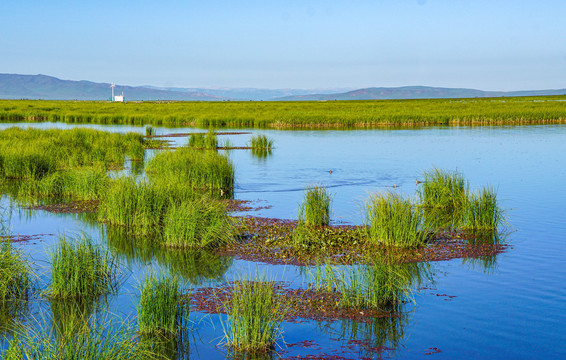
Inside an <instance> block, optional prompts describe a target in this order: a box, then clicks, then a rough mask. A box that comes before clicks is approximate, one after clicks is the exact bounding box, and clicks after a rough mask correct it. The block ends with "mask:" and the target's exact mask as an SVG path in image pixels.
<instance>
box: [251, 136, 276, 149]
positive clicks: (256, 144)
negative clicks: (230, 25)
mask: <svg viewBox="0 0 566 360" xmlns="http://www.w3.org/2000/svg"><path fill="white" fill-rule="evenodd" d="M272 146H273V139H270V138H268V137H267V136H265V135H253V136H252V137H251V138H250V147H251V148H252V149H255V150H268V151H271V148H272Z"/></svg>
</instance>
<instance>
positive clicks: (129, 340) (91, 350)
mask: <svg viewBox="0 0 566 360" xmlns="http://www.w3.org/2000/svg"><path fill="white" fill-rule="evenodd" d="M32 326H33V325H32ZM35 326H36V327H37V328H39V329H37V328H36V329H34V328H32V327H31V326H30V327H24V328H21V329H20V330H18V332H17V334H16V335H15V336H14V338H13V339H12V340H11V341H10V344H9V347H8V349H7V350H6V351H5V352H4V353H3V354H2V352H1V351H0V355H3V359H5V360H21V359H33V360H53V359H65V360H71V359H84V360H130V359H132V360H138V359H139V360H142V359H147V360H152V359H158V358H159V357H158V356H157V355H155V354H154V353H152V352H150V351H147V350H145V349H143V348H142V347H140V346H139V345H138V342H137V340H136V339H135V334H134V332H133V329H132V328H131V327H130V326H123V325H122V326H121V327H120V329H115V328H114V326H113V325H111V324H106V325H105V326H102V325H98V326H96V327H94V328H91V327H90V326H86V325H85V326H80V327H76V328H75V331H74V332H73V333H72V334H69V335H68V336H61V333H59V332H58V331H50V330H47V329H46V328H45V327H44V324H36V325H35Z"/></svg>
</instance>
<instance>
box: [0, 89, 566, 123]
mask: <svg viewBox="0 0 566 360" xmlns="http://www.w3.org/2000/svg"><path fill="white" fill-rule="evenodd" d="M557 100H559V101H557ZM560 100H564V96H538V97H505V99H493V98H486V99H478V98H474V99H415V100H401V101H399V100H370V101H327V102H321V101H263V102H257V101H253V102H248V101H238V102H236V101H229V102H209V101H195V102H184V101H183V102H167V103H160V102H143V103H130V104H114V103H106V102H100V101H79V102H69V101H44V100H41V101H33V100H0V121H5V122H17V121H28V122H36V121H56V122H66V123H97V124H132V125H145V124H148V123H151V124H153V125H165V124H166V125H184V126H187V125H193V126H199V127H201V128H210V127H247V128H266V127H271V128H367V127H383V126H388V127H415V126H427V125H434V126H438V125H457V126H462V125H502V124H547V123H564V122H566V115H565V114H564V108H563V107H562V106H561V105H562V103H561V102H560Z"/></svg>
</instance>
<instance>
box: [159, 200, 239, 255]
mask: <svg viewBox="0 0 566 360" xmlns="http://www.w3.org/2000/svg"><path fill="white" fill-rule="evenodd" d="M233 234H234V229H233V221H232V219H231V218H230V217H229V216H228V215H227V214H226V210H225V209H224V205H223V204H221V203H219V202H218V201H214V200H210V199H199V200H195V201H186V202H183V203H181V204H179V205H173V206H171V207H170V208H169V209H168V210H167V213H166V215H165V219H164V224H163V243H164V245H165V246H168V247H197V248H203V247H214V246H217V245H219V244H223V243H227V242H229V241H231V240H232V238H233Z"/></svg>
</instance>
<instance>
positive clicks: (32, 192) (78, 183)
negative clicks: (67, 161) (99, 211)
mask: <svg viewBox="0 0 566 360" xmlns="http://www.w3.org/2000/svg"><path fill="white" fill-rule="evenodd" d="M107 185H108V176H107V174H106V169H105V168H104V167H88V168H79V169H76V170H72V171H71V170H62V171H56V172H53V173H51V174H49V175H46V176H44V177H43V178H41V179H39V180H34V179H29V180H26V181H23V182H22V183H21V186H20V188H19V189H18V197H19V198H23V199H27V200H32V199H35V198H54V199H63V198H73V199H78V200H98V199H100V198H101V197H102V195H103V194H104V193H105V191H106V187H107Z"/></svg>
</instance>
